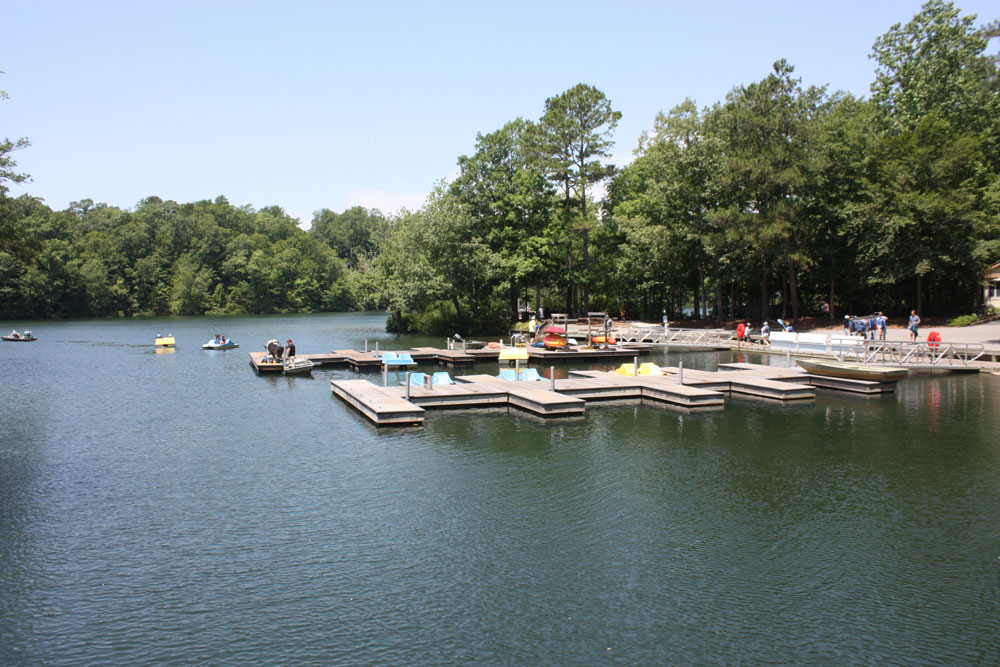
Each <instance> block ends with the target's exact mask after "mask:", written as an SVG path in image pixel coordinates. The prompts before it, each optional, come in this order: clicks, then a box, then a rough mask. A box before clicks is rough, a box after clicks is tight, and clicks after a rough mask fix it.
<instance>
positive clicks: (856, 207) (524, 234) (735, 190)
mask: <svg viewBox="0 0 1000 667" xmlns="http://www.w3.org/2000/svg"><path fill="white" fill-rule="evenodd" d="M998 35H1000V22H997V21H994V22H993V23H991V24H988V25H986V26H984V27H978V28H977V27H976V25H975V17H972V16H962V15H961V12H960V11H959V10H958V9H957V8H956V7H955V6H954V5H953V4H952V3H950V2H942V1H941V0H930V1H929V2H927V3H926V4H925V5H924V6H923V7H922V9H921V11H920V12H919V13H918V14H917V15H916V16H914V17H913V19H912V20H911V21H910V22H908V23H906V24H905V25H904V24H897V25H894V26H892V27H891V28H890V29H889V30H888V31H887V32H886V33H885V34H884V35H882V36H881V37H880V38H879V39H878V40H877V41H876V43H875V44H874V46H873V50H872V53H871V58H872V59H873V60H874V62H875V63H876V78H875V80H874V82H873V83H872V86H871V96H870V97H869V98H867V99H863V98H858V97H855V96H853V95H849V94H845V93H841V92H830V91H829V90H827V88H825V87H815V86H812V87H803V86H802V84H801V80H800V79H798V78H796V77H795V70H794V68H793V66H792V65H791V64H789V63H788V62H786V61H784V60H779V61H777V62H776V63H775V64H774V66H773V68H772V70H771V71H770V72H768V73H766V74H765V76H763V78H761V79H760V80H759V81H756V82H753V83H750V84H747V85H741V86H737V87H735V88H734V89H733V90H732V91H731V92H730V93H729V94H728V95H727V96H726V98H725V99H724V100H721V101H718V102H715V103H714V104H711V105H709V106H705V107H699V106H698V105H697V104H696V103H695V102H694V101H692V100H684V101H683V102H681V103H680V104H678V105H676V106H675V107H674V108H672V109H670V110H669V111H667V112H663V113H660V114H658V115H657V117H656V118H655V119H654V121H653V127H652V129H651V130H650V131H649V132H647V133H646V134H645V135H644V136H643V137H642V139H641V140H640V142H639V145H638V147H637V148H636V150H635V158H634V160H633V161H632V162H631V163H630V164H629V165H628V166H626V167H624V168H621V169H616V168H615V167H614V166H612V165H611V164H610V163H609V157H610V155H611V150H612V147H613V143H612V137H613V133H614V130H615V128H616V126H617V123H618V121H619V120H620V118H621V113H620V112H618V111H616V110H614V108H613V105H612V103H611V101H610V100H608V99H607V97H606V96H605V95H604V93H602V92H601V91H600V90H598V89H597V88H595V87H593V86H590V85H586V84H579V85H577V86H574V87H573V88H571V89H569V90H567V91H565V92H563V93H561V94H559V95H556V96H554V97H551V98H549V99H547V100H546V101H545V104H544V109H543V113H542V115H541V116H540V117H539V118H538V119H537V120H534V121H532V120H525V119H521V118H518V119H515V120H512V121H510V122H509V123H507V124H505V125H504V126H503V127H501V128H499V129H497V130H495V131H493V132H489V133H487V134H480V135H478V136H477V137H476V144H475V150H474V152H473V153H472V154H471V155H467V156H466V155H463V156H461V157H459V158H458V166H459V173H458V175H457V177H456V178H455V179H454V180H453V181H452V182H450V183H447V182H441V183H439V184H438V186H437V187H436V188H435V190H434V191H433V192H432V193H431V194H430V196H429V198H428V202H427V203H426V204H425V205H424V206H423V207H422V208H421V209H419V210H416V211H401V212H399V213H398V214H394V215H388V216H386V215H383V214H382V213H380V212H379V211H374V210H366V209H364V208H354V209H349V210H347V211H344V212H343V213H340V214H338V213H335V212H333V211H330V210H328V209H324V210H322V211H318V212H316V213H315V214H314V216H313V219H312V221H311V227H310V229H309V230H308V231H306V230H303V229H300V228H299V227H298V226H297V224H296V220H294V219H292V218H290V217H289V216H287V215H286V214H285V213H284V211H283V210H282V209H281V208H280V207H276V206H274V207H267V208H264V209H260V210H254V209H252V208H249V207H235V206H233V205H231V204H230V203H229V202H228V201H226V200H225V198H224V197H219V198H217V199H216V200H214V201H207V200H206V201H200V202H194V203H186V204H177V203H176V202H172V201H163V200H161V199H159V198H157V197H150V198H147V199H145V200H143V201H142V202H139V203H138V204H137V205H136V206H135V207H134V209H132V210H122V209H119V208H116V207H111V206H107V205H103V204H94V203H93V202H92V201H90V200H85V201H82V202H74V203H73V204H72V205H71V206H70V207H69V208H68V209H67V210H65V211H52V210H51V209H49V208H48V207H47V206H46V205H44V203H42V202H40V201H38V200H37V199H34V198H32V197H30V196H22V197H19V198H16V199H14V198H9V197H8V196H7V187H6V182H11V181H17V180H18V179H19V178H23V176H22V175H19V174H17V173H16V172H15V171H14V169H13V167H14V164H13V162H12V160H11V159H10V153H11V152H12V151H13V150H16V149H18V148H23V147H25V145H26V142H25V140H19V141H18V142H11V141H9V140H8V141H6V142H5V143H4V144H3V145H2V146H0V169H2V171H0V225H2V227H0V294H2V297H3V299H2V302H0V303H2V306H0V308H3V315H4V316H6V317H15V316H16V317H69V316H116V315H133V314H141V313H151V314H182V315H188V314H192V315H193V314H203V313H272V312H315V311H330V310H347V309H371V308H377V309H384V310H386V311H387V312H388V313H389V320H388V323H387V326H388V328H389V329H391V330H396V331H420V332H426V333H450V332H453V331H462V332H496V331H502V330H504V329H505V327H506V326H507V323H508V322H509V321H510V320H511V318H512V317H513V316H514V313H515V310H516V309H517V308H519V307H522V306H528V307H531V308H536V307H538V306H540V305H541V306H544V307H547V308H548V309H550V310H555V311H560V312H567V313H570V314H581V313H585V312H587V311H590V310H600V311H606V312H611V313H615V314H619V313H625V314H626V315H628V316H630V317H646V318H655V319H659V316H660V314H661V312H663V311H666V312H667V313H668V314H669V315H670V317H672V318H676V317H678V316H680V315H682V314H686V315H688V316H691V317H697V318H711V319H716V320H717V321H720V322H721V321H723V320H724V319H725V318H727V317H730V316H738V317H760V318H769V317H775V316H783V317H786V318H788V319H792V320H796V319H797V318H798V317H800V316H801V315H803V314H807V313H814V312H818V311H819V309H820V305H821V304H823V303H824V302H826V303H829V304H830V305H831V306H832V308H831V309H830V316H831V317H833V316H834V315H835V313H838V314H839V313H844V312H852V313H861V312H871V311H873V310H881V311H884V312H886V313H887V314H901V313H903V312H908V310H910V309H914V308H915V309H918V310H920V311H921V312H924V313H927V314H956V313H965V312H971V311H972V310H974V309H975V308H976V307H977V305H978V303H977V299H978V298H979V297H980V293H981V290H980V289H979V287H980V281H981V276H982V274H983V270H984V269H985V268H986V267H987V266H989V265H990V264H991V263H993V262H996V261H997V260H998V259H1000V77H998V70H997V59H996V57H994V56H990V55H988V54H987V49H988V46H989V42H990V39H992V38H994V37H997V36H998ZM602 190H603V196H600V195H599V193H601V192H602Z"/></svg>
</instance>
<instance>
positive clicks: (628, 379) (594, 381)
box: [556, 371, 725, 409]
mask: <svg viewBox="0 0 1000 667" xmlns="http://www.w3.org/2000/svg"><path fill="white" fill-rule="evenodd" d="M569 374H570V379H568V380H556V391H559V392H564V393H567V394H570V395H576V396H581V397H588V398H592V399H598V398H612V397H614V398H618V396H613V395H612V392H611V391H609V389H611V388H616V389H619V390H629V391H630V393H629V394H628V395H633V396H636V397H640V398H648V399H652V400H655V401H659V402H661V403H670V404H672V405H679V406H683V407H686V408H695V409H699V408H717V407H722V406H723V405H724V403H725V396H724V395H723V394H722V393H721V392H719V391H715V390H712V389H705V388H704V387H693V386H690V385H687V384H680V383H678V382H677V380H676V378H673V377H671V376H669V375H618V374H617V373H614V372H608V371H570V373H569ZM579 383H584V384H583V385H582V386H578V385H579ZM623 397H624V394H623Z"/></svg>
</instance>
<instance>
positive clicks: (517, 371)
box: [514, 359, 521, 380]
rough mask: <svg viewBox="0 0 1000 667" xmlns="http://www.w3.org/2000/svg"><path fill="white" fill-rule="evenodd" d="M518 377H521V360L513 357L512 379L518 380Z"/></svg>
mask: <svg viewBox="0 0 1000 667" xmlns="http://www.w3.org/2000/svg"><path fill="white" fill-rule="evenodd" d="M520 379H521V360H520V359H515V360H514V380H520Z"/></svg>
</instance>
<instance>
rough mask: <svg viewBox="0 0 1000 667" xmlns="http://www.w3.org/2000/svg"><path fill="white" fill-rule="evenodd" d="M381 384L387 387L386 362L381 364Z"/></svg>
mask: <svg viewBox="0 0 1000 667" xmlns="http://www.w3.org/2000/svg"><path fill="white" fill-rule="evenodd" d="M382 386H383V387H388V386H389V365H388V364H382Z"/></svg>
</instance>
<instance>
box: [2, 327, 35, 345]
mask: <svg viewBox="0 0 1000 667" xmlns="http://www.w3.org/2000/svg"><path fill="white" fill-rule="evenodd" d="M0 338H3V339H4V340H5V341H7V342H9V343H30V342H31V341H33V340H38V339H37V338H35V336H34V335H33V334H32V333H31V332H30V331H28V330H27V329H25V330H24V333H20V332H19V331H17V330H14V331H11V332H10V335H8V336H0Z"/></svg>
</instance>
